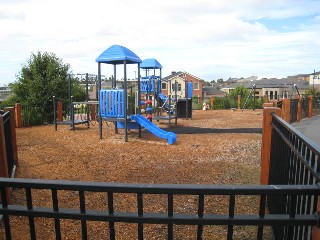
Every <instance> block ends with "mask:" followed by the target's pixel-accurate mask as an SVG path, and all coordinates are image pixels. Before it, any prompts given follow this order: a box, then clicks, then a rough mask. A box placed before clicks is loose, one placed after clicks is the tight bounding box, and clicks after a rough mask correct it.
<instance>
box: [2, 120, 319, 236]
mask: <svg viewBox="0 0 320 240" xmlns="http://www.w3.org/2000/svg"><path fill="white" fill-rule="evenodd" d="M271 146H272V148H271V153H270V156H271V160H270V176H269V185H236V186H235V185H198V184H197V185H183V184H182V185H181V184H161V185H157V184H126V183H123V184H118V183H98V182H73V181H57V180H36V179H8V178H0V191H1V204H0V214H2V215H3V225H4V235H5V238H6V239H7V240H10V239H12V230H11V229H13V228H14V226H12V221H11V220H12V219H11V218H14V217H15V216H23V217H26V218H27V219H28V228H29V237H30V239H37V237H38V238H39V234H41V232H42V231H44V230H43V229H40V227H39V226H37V221H36V220H37V219H39V218H41V219H52V221H53V222H54V225H53V226H52V227H53V234H54V236H51V238H56V239H62V237H63V235H62V225H63V222H64V220H69V219H72V221H76V222H78V223H79V224H80V232H81V238H82V239H88V238H89V236H92V233H91V232H90V229H91V228H89V227H88V224H89V222H106V223H107V227H106V228H105V229H104V230H105V232H106V234H107V236H105V238H109V239H116V238H117V236H119V235H120V234H123V232H124V231H125V230H126V229H127V230H128V229H131V228H122V227H119V225H118V224H121V223H125V224H128V225H134V226H135V227H136V229H137V230H136V232H135V233H134V235H130V234H131V233H129V232H128V233H125V234H126V235H127V236H132V238H138V239H144V237H145V229H146V226H147V225H157V226H158V225H161V226H164V227H165V229H164V228H161V234H163V235H162V238H167V239H175V238H177V237H176V236H177V235H178V234H179V233H178V232H177V231H175V229H176V226H180V225H188V226H195V229H194V232H195V233H193V234H194V236H195V237H194V238H196V239H202V238H203V237H204V236H206V237H208V238H211V239H212V238H214V235H212V233H211V234H210V228H209V227H212V226H225V227H226V228H225V232H224V233H223V234H224V235H223V236H221V238H222V239H234V238H235V237H236V236H235V235H236V234H235V232H236V231H235V229H236V228H237V227H238V226H253V227H254V232H255V233H254V237H252V235H251V236H250V239H253V238H256V239H265V237H266V234H267V235H268V236H270V238H272V239H281V240H283V239H287V240H291V239H303V240H304V239H312V227H315V226H317V225H318V224H319V215H318V214H317V202H318V196H319V194H320V187H319V185H318V183H319V180H320V177H319V174H318V173H319V172H320V164H319V162H320V149H319V147H318V146H316V145H313V144H312V143H310V142H308V140H307V139H305V137H304V136H303V135H301V134H300V133H299V132H296V131H295V129H294V128H292V127H291V126H290V125H289V124H288V123H286V122H285V121H283V120H282V119H281V118H279V117H278V116H276V115H272V145H271ZM7 188H10V189H15V190H14V191H22V192H23V194H22V196H24V198H23V199H20V200H19V202H18V203H14V204H12V203H10V202H9V201H8V199H7V195H6V192H7V191H6V189H7ZM39 191H40V192H39ZM96 193H99V194H102V195H101V196H100V198H96V199H95V198H91V195H92V194H96ZM35 194H42V195H43V199H44V200H43V201H41V202H37V203H34V201H33V196H35ZM74 194H75V195H76V198H77V202H78V204H74V202H73V204H71V205H68V200H69V199H70V196H71V195H73V196H74ZM128 195H129V196H130V197H128ZM65 196H68V197H67V198H65ZM181 196H184V198H183V200H182V201H181V198H180V197H181ZM243 197H245V199H246V200H244V199H243ZM129 198H130V199H131V200H130V202H131V203H132V204H131V205H130V206H131V207H130V208H129V209H127V208H123V207H121V202H122V200H123V199H126V201H127V200H128V199H129ZM94 199H95V200H94ZM150 199H151V200H150ZM179 199H180V200H179ZM218 199H220V201H218ZM221 199H223V201H221ZM252 199H255V200H252ZM66 201H67V204H66ZM163 202H164V206H163V205H162V206H161V207H160V205H161V203H162V204H163ZM102 203H104V204H103V205H102V206H101V204H102ZM189 203H192V204H191V205H193V207H190V206H189V205H188V204H189ZM243 205H250V206H251V208H250V209H249V210H248V209H242V208H241V207H242V206H243ZM89 206H90V207H89ZM97 206H99V207H97ZM185 209H189V210H188V211H185ZM190 209H191V210H190ZM239 209H242V210H241V211H240V210H239ZM49 226H50V224H48V225H46V227H47V228H48V227H49ZM121 226H122V225H121ZM269 227H271V230H270V228H269ZM188 233H189V232H188ZM93 234H94V233H93ZM190 234H192V233H190ZM269 234H270V235H269ZM0 237H1V236H0ZM245 238H248V237H245ZM93 239H97V238H94V237H93Z"/></svg>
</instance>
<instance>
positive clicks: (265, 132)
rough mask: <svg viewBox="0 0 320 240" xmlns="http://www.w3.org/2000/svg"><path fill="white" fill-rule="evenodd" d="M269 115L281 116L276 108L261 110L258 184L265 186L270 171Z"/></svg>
mask: <svg viewBox="0 0 320 240" xmlns="http://www.w3.org/2000/svg"><path fill="white" fill-rule="evenodd" d="M271 113H276V114H277V115H278V116H280V114H281V109H280V108H277V107H265V108H263V124H262V145H261V175H260V183H261V184H263V185H267V184H268V182H269V170H270V151H271V132H272V127H271V120H272V117H271Z"/></svg>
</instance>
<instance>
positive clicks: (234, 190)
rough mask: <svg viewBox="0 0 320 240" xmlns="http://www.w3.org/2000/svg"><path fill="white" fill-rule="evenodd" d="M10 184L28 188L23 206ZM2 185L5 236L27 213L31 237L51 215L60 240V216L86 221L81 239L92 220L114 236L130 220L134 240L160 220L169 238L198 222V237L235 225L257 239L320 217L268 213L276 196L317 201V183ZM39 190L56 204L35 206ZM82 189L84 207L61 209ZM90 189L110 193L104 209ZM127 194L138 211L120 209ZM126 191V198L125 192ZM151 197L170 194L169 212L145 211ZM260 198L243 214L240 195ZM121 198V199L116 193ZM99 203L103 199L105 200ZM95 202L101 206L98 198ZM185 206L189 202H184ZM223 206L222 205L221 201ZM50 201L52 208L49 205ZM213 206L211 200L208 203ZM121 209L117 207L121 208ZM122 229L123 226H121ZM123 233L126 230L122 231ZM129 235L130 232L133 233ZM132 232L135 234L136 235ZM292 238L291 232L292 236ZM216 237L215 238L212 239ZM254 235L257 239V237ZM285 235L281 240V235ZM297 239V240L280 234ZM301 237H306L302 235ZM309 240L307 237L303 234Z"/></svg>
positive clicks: (229, 230) (19, 182) (39, 182)
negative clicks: (192, 206) (66, 197)
mask: <svg viewBox="0 0 320 240" xmlns="http://www.w3.org/2000/svg"><path fill="white" fill-rule="evenodd" d="M5 187H10V188H15V189H18V188H23V189H24V192H25V194H24V195H25V200H24V201H25V204H24V205H8V203H7V201H6V194H5ZM0 189H1V198H2V203H1V207H0V214H3V221H4V227H5V237H6V239H11V226H10V216H25V217H28V219H29V233H30V239H36V238H37V234H36V232H37V231H36V228H37V226H36V224H35V218H51V219H54V233H55V238H56V239H62V236H61V220H63V219H73V220H74V221H79V222H80V223H81V233H82V239H87V238H88V234H89V233H88V227H87V222H88V221H100V222H101V221H102V222H108V223H109V225H108V229H107V232H108V235H109V236H106V238H107V237H109V239H116V238H117V234H119V233H120V232H117V231H116V227H115V225H116V224H117V223H121V222H123V223H128V224H136V225H137V233H136V236H135V237H134V238H138V239H144V226H145V225H147V224H158V225H165V226H166V231H165V232H166V233H165V235H166V236H163V238H165V237H166V238H167V239H175V234H176V233H175V232H174V226H175V225H194V226H197V228H196V238H197V239H202V236H203V234H205V229H207V228H205V227H206V226H212V225H224V226H227V231H226V233H225V236H223V239H233V237H234V236H233V234H234V227H235V226H248V225H250V226H255V227H256V234H255V235H256V236H255V237H256V239H263V235H264V228H265V227H266V226H272V227H274V228H276V227H277V226H286V227H287V228H295V227H297V226H305V227H306V228H309V226H315V225H316V224H317V221H318V218H317V216H315V215H314V214H313V213H312V214H311V213H304V212H296V211H295V210H294V209H293V210H290V211H288V212H286V211H285V212H281V211H275V210H274V209H273V208H272V211H270V212H269V213H266V209H267V201H266V200H269V199H273V198H277V199H279V198H283V196H284V197H285V198H290V199H296V200H297V199H299V198H301V197H304V198H313V199H315V200H316V199H317V196H318V194H319V188H318V186H315V185H309V186H301V185H292V186H284V185H271V186H268V185H264V186H263V185H257V186H248V185H241V186H232V185H180V184H177V185H168V184H165V185H148V184H116V183H98V182H72V181H57V180H56V181H54V180H35V179H3V178H2V179H1V178H0ZM37 189H47V190H49V191H50V195H51V196H50V199H52V200H51V203H48V202H44V203H43V206H34V205H33V201H32V195H33V192H34V191H35V192H36V190H37ZM65 191H70V192H74V191H76V192H77V195H78V197H79V205H78V206H74V208H67V209H66V208H62V207H60V205H59V194H60V192H65ZM90 192H101V193H105V194H104V195H105V202H106V203H107V204H106V206H105V207H104V210H100V211H99V210H92V209H87V202H86V196H88V193H90ZM127 193H130V194H134V195H135V198H136V201H135V209H136V210H135V211H132V212H126V211H119V208H118V206H117V204H116V202H117V201H119V199H121V198H123V196H124V195H125V194H127ZM121 195H123V196H121ZM146 195H154V196H155V197H159V195H161V196H164V197H165V198H166V202H167V204H166V210H165V211H164V212H159V211H158V210H157V209H155V210H154V211H146V210H145V209H149V210H150V207H148V206H147V205H146V203H145V201H144V198H145V196H146ZM179 195H192V196H196V198H197V203H196V205H197V207H196V208H197V209H196V212H194V213H180V212H179V210H178V209H179V206H178V205H177V202H176V201H175V198H176V197H178V196H179ZM248 195H250V196H256V197H258V198H259V199H260V200H259V201H257V203H258V204H257V206H255V209H256V212H253V213H249V212H245V213H238V212H237V206H238V204H244V203H243V202H241V201H240V202H237V201H236V199H237V197H239V196H248ZM116 196H117V197H116ZM211 196H227V199H228V200H227V213H220V211H217V212H211V210H210V207H208V208H207V206H206V204H208V203H206V201H205V199H206V198H209V197H211ZM99 201H103V200H102V199H100V200H99ZM93 204H99V203H98V202H96V203H93ZM182 204H185V202H184V203H182ZM216 204H221V205H222V203H216ZM48 205H51V207H48ZM209 205H210V204H209ZM117 208H118V210H117ZM118 229H119V228H118ZM120 231H124V229H121V230H120ZM127 236H130V234H129V233H128V234H127ZM131 236H132V235H131ZM290 236H291V235H290ZM213 237H214V236H211V238H213ZM255 237H254V238H255ZM276 239H280V238H276ZM281 239H290V240H291V239H292V238H281ZM301 239H302V238H301ZM303 239H306V238H303Z"/></svg>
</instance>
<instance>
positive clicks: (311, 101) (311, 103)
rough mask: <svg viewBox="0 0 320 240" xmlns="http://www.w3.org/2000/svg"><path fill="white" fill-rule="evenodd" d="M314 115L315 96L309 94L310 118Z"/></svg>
mask: <svg viewBox="0 0 320 240" xmlns="http://www.w3.org/2000/svg"><path fill="white" fill-rule="evenodd" d="M312 116H313V96H308V118H312Z"/></svg>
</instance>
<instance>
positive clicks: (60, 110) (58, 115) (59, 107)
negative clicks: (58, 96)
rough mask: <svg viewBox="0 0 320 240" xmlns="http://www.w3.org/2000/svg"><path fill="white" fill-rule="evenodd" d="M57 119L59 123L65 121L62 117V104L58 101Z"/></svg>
mask: <svg viewBox="0 0 320 240" xmlns="http://www.w3.org/2000/svg"><path fill="white" fill-rule="evenodd" d="M57 118H58V121H59V122H62V121H63V116H62V102H60V101H58V102H57Z"/></svg>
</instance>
